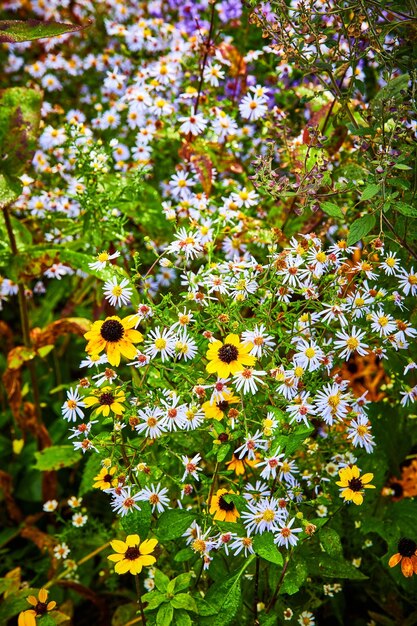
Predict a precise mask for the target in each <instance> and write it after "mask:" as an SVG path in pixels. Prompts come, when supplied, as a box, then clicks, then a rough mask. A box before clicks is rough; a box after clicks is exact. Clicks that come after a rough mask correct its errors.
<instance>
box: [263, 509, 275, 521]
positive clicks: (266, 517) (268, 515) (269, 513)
mask: <svg viewBox="0 0 417 626" xmlns="http://www.w3.org/2000/svg"><path fill="white" fill-rule="evenodd" d="M261 519H262V520H263V521H264V522H273V521H274V519H275V513H274V511H273V510H272V509H266V510H265V511H264V512H263V513H262V517H261Z"/></svg>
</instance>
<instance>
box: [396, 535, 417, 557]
mask: <svg viewBox="0 0 417 626" xmlns="http://www.w3.org/2000/svg"><path fill="white" fill-rule="evenodd" d="M416 550H417V543H416V542H415V541H413V540H412V539H407V537H403V538H402V539H400V540H399V542H398V552H399V553H400V554H401V556H408V557H410V556H413V554H414V553H415V551H416Z"/></svg>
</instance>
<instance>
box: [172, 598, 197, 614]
mask: <svg viewBox="0 0 417 626" xmlns="http://www.w3.org/2000/svg"><path fill="white" fill-rule="evenodd" d="M171 604H172V606H173V607H174V609H185V610H186V611H193V612H194V613H198V610H197V605H196V603H195V600H194V598H192V597H191V596H190V595H189V594H188V593H178V594H177V595H176V596H174V597H173V598H172V600H171Z"/></svg>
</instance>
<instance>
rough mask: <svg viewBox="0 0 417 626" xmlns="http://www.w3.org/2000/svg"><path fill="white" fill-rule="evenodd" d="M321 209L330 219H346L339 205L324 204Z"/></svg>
mask: <svg viewBox="0 0 417 626" xmlns="http://www.w3.org/2000/svg"><path fill="white" fill-rule="evenodd" d="M320 208H321V210H322V211H324V212H325V213H327V215H330V217H341V218H343V217H344V215H343V211H342V209H341V208H340V207H339V206H337V204H333V202H322V203H321V204H320Z"/></svg>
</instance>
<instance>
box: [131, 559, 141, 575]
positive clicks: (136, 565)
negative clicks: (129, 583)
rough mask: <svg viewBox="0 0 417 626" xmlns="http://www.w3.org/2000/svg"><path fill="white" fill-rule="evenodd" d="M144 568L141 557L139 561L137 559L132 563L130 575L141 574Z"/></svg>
mask: <svg viewBox="0 0 417 626" xmlns="http://www.w3.org/2000/svg"><path fill="white" fill-rule="evenodd" d="M142 567H143V563H142V559H141V557H139V558H138V559H135V560H134V561H132V564H131V566H130V573H131V574H140V573H141V571H142Z"/></svg>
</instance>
